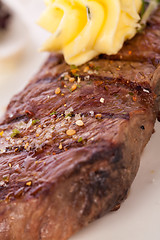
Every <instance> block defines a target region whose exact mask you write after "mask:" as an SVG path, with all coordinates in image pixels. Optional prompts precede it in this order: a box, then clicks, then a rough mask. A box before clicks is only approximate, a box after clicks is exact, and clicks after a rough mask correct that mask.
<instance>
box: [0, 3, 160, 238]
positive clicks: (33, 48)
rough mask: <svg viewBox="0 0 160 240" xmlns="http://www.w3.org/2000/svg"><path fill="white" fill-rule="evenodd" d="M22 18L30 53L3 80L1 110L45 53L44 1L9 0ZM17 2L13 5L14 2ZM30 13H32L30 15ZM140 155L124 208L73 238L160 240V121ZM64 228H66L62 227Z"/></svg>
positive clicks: (34, 70) (37, 66)
mask: <svg viewBox="0 0 160 240" xmlns="http://www.w3.org/2000/svg"><path fill="white" fill-rule="evenodd" d="M6 2H8V3H9V4H10V5H11V6H12V7H14V8H15V9H16V10H17V11H19V10H20V14H21V16H22V17H23V21H24V22H25V23H26V25H27V26H28V28H29V30H30V36H31V40H30V44H29V46H28V49H27V54H24V56H23V59H22V61H21V63H20V65H19V67H18V68H16V70H15V71H14V74H12V77H6V79H5V78H4V79H5V81H4V80H3V81H0V110H1V113H2V108H4V106H6V104H7V102H8V101H9V100H10V98H11V96H12V95H13V94H15V93H17V92H18V91H20V90H21V89H22V88H23V87H24V86H25V85H26V83H27V81H28V80H29V79H30V78H31V77H32V76H33V74H34V73H35V72H36V71H37V70H38V69H39V66H40V65H41V64H42V62H43V61H44V58H45V55H43V54H42V53H39V52H38V51H37V49H38V48H39V45H40V43H41V42H42V41H43V40H44V39H45V37H46V36H45V34H44V32H43V31H42V30H41V29H40V28H39V27H37V26H36V25H35V24H34V22H35V20H36V19H37V17H38V15H39V12H40V11H41V9H42V8H43V4H42V0H14V1H13V0H6ZM13 2H14V4H13ZM27 16H29V17H28V18H27ZM155 130H156V132H155V133H154V134H153V136H152V138H151V140H150V142H149V144H148V145H147V147H146V148H145V151H144V153H143V155H142V158H141V166H140V169H139V172H138V175H137V177H136V179H135V181H134V183H133V185H132V188H131V191H130V194H129V196H128V198H127V200H126V201H125V202H124V203H123V204H122V206H121V208H120V209H119V210H118V211H116V212H112V213H109V214H107V215H106V216H105V217H103V218H102V219H100V220H97V221H96V222H94V223H92V224H90V225H89V226H88V227H87V228H84V229H83V230H82V231H80V232H79V233H77V234H76V235H75V236H73V237H72V238H71V240H151V239H153V240H160V227H159V225H160V146H159V145H160V123H157V124H156V128H155ZM62 231H63V229H62Z"/></svg>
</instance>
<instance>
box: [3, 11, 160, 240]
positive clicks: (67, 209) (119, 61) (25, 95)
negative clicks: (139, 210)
mask: <svg viewBox="0 0 160 240" xmlns="http://www.w3.org/2000/svg"><path fill="white" fill-rule="evenodd" d="M109 58H110V59H109ZM159 62H160V9H158V10H157V12H156V13H155V14H154V16H153V17H152V19H151V20H150V22H149V23H148V26H147V28H146V29H145V30H144V32H143V33H141V34H138V35H137V36H136V37H135V38H134V39H133V40H131V41H130V42H128V43H126V44H125V46H124V48H123V49H122V51H121V52H120V53H119V54H117V55H116V56H111V57H107V56H103V55H101V56H100V57H99V58H96V59H94V60H92V61H90V62H89V63H87V64H85V65H83V66H81V67H79V68H76V67H74V66H68V65H67V64H66V63H65V62H64V60H63V57H62V56H61V55H54V54H52V55H50V57H49V58H48V60H47V62H46V63H45V64H44V66H43V67H42V69H41V70H40V72H39V73H38V74H37V75H36V76H35V77H34V78H33V80H32V81H31V82H30V83H29V84H28V85H27V86H26V88H25V89H24V90H23V91H22V92H21V93H19V94H18V95H16V96H15V97H13V99H12V101H11V102H10V104H9V106H8V109H7V111H6V114H5V116H4V118H3V119H2V121H1V125H0V149H1V154H0V163H1V164H0V188H1V191H0V199H1V204H0V239H3V240H13V239H14V240H20V239H23V240H31V239H34V240H40V239H41V240H51V239H54V240H66V239H68V238H69V237H70V236H71V235H72V234H73V233H75V232H76V231H78V230H79V229H80V228H82V227H83V226H85V225H87V224H88V223H90V222H91V221H93V220H94V219H97V218H99V217H100V216H102V215H104V214H105V213H106V212H108V211H110V210H112V209H114V208H116V207H117V205H119V204H120V203H121V202H122V200H123V199H124V198H125V197H126V195H127V192H128V190H129V188H130V186H131V183H132V181H133V180H134V178H135V175H136V173H137V170H138V167H139V163H140V155H141V153H142V151H143V149H144V147H145V145H146V144H147V142H148V141H149V139H150V137H151V134H152V132H153V127H154V123H155V119H156V115H157V113H158V111H159V106H158V101H156V100H157V99H158V94H159V88H160V68H159V67H158V64H159Z"/></svg>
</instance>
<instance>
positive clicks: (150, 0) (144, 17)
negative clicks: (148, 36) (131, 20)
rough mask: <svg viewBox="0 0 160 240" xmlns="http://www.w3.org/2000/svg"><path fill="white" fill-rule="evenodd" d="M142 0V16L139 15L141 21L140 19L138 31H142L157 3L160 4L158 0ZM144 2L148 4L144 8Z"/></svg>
mask: <svg viewBox="0 0 160 240" xmlns="http://www.w3.org/2000/svg"><path fill="white" fill-rule="evenodd" d="M142 1H143V5H142V13H141V16H142V17H141V21H140V24H139V27H138V31H142V30H143V29H144V28H145V26H146V23H147V21H148V19H149V17H150V16H151V14H152V13H153V12H154V11H155V10H156V8H157V7H158V5H159V4H160V0H142ZM146 4H148V7H147V8H146V10H145V6H146Z"/></svg>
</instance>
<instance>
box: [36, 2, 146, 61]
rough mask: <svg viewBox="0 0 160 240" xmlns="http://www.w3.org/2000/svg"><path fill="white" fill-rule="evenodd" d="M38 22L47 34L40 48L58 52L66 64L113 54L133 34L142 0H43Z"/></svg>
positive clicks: (138, 18)
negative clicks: (43, 6) (61, 54)
mask: <svg viewBox="0 0 160 240" xmlns="http://www.w3.org/2000/svg"><path fill="white" fill-rule="evenodd" d="M45 4H46V10H45V11H44V12H43V14H42V16H41V17H40V19H39V21H38V23H39V25H40V26H41V27H43V28H44V29H46V30H47V31H48V32H50V33H51V37H50V38H49V39H48V40H47V41H46V42H45V43H44V45H43V46H42V50H44V51H51V52H53V51H55V52H62V53H63V54H64V57H65V60H66V62H67V63H68V64H74V65H81V64H83V63H85V62H87V61H89V60H90V59H92V58H94V57H95V56H97V55H99V54H101V53H103V54H108V55H111V54H116V53H117V52H118V51H119V50H120V49H121V48H122V46H123V44H124V42H125V41H126V40H127V39H131V38H132V37H133V36H134V35H135V34H136V28H137V26H138V22H139V20H140V16H139V12H140V10H141V7H142V0H45Z"/></svg>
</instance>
